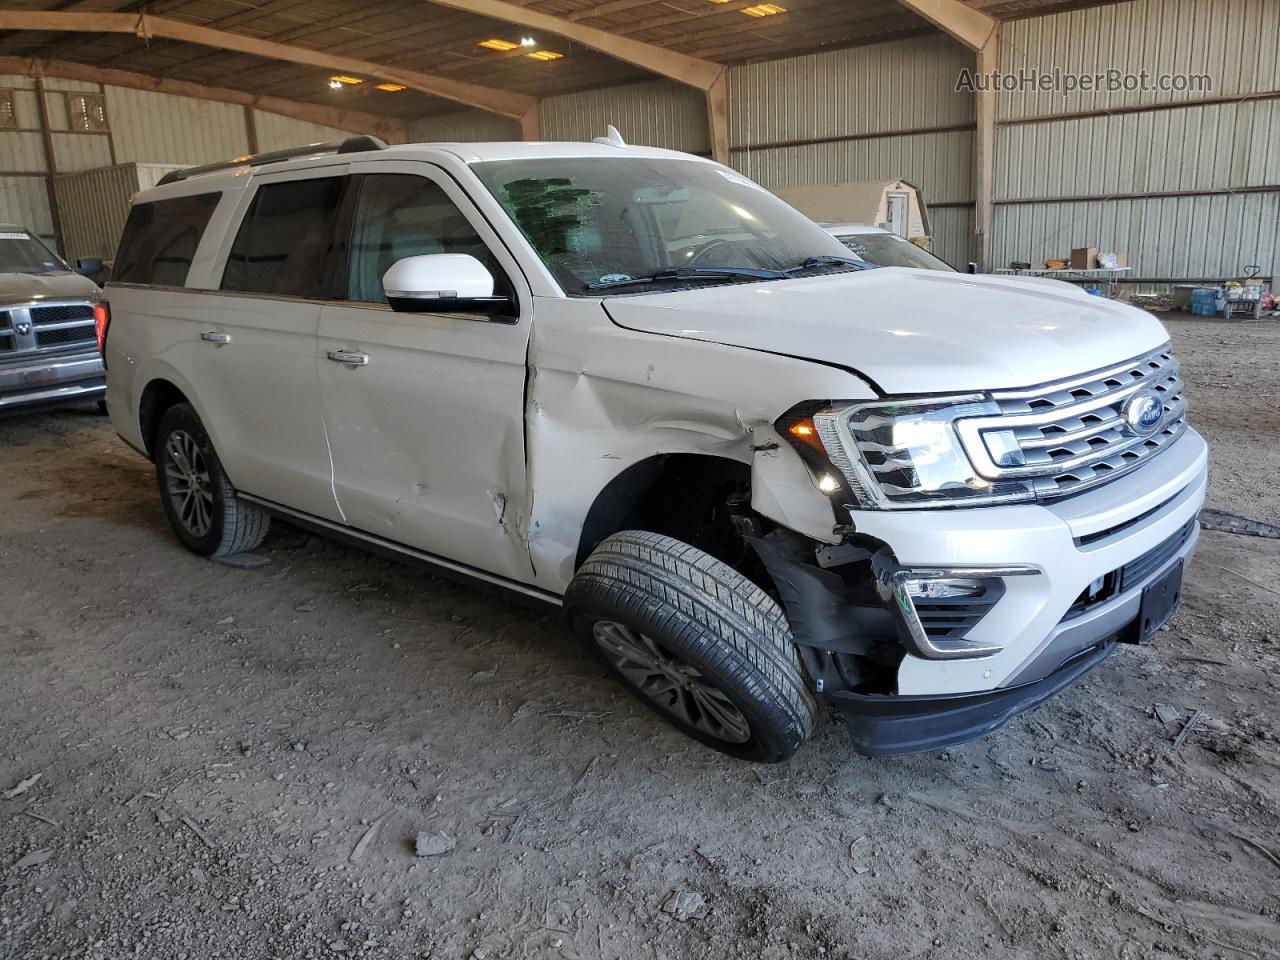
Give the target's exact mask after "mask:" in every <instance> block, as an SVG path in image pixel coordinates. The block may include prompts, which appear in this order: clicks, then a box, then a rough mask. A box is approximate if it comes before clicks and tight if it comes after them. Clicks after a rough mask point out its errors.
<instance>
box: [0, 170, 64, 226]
mask: <svg viewBox="0 0 1280 960" xmlns="http://www.w3.org/2000/svg"><path fill="white" fill-rule="evenodd" d="M0 222H4V223H16V224H18V225H19V226H22V227H26V228H27V229H28V230H30V231H31V232H32V233H36V234H39V235H40V236H42V237H44V238H46V239H48V240H52V239H53V218H52V217H51V216H49V191H48V188H47V187H46V186H45V179H44V177H0Z"/></svg>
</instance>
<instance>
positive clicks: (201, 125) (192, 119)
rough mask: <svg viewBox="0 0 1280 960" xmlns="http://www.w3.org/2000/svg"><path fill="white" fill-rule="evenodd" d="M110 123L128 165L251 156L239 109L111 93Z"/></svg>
mask: <svg viewBox="0 0 1280 960" xmlns="http://www.w3.org/2000/svg"><path fill="white" fill-rule="evenodd" d="M107 117H108V119H109V120H110V123H111V131H112V135H113V136H114V137H115V144H116V159H117V160H119V161H120V162H122V163H123V162H127V161H130V160H135V161H139V162H142V163H177V164H196V163H211V162H213V161H215V160H225V159H227V158H228V157H237V156H240V155H241V154H243V153H247V152H248V150H249V142H248V138H247V135H246V132H245V123H244V108H242V107H239V106H236V105H235V104H233V103H216V102H214V101H211V100H193V99H191V98H190V97H175V96H172V95H170V94H167V93H151V92H149V91H146V90H129V89H125V88H123V87H107Z"/></svg>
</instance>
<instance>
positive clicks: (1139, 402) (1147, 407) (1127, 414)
mask: <svg viewBox="0 0 1280 960" xmlns="http://www.w3.org/2000/svg"><path fill="white" fill-rule="evenodd" d="M1120 416H1121V417H1122V418H1123V419H1124V430H1125V433H1128V434H1130V435H1132V436H1136V437H1149V436H1151V435H1152V434H1153V433H1155V432H1156V431H1157V430H1159V429H1160V427H1161V426H1163V424H1164V401H1162V400H1161V399H1160V394H1158V393H1156V392H1155V391H1154V390H1139V391H1138V392H1137V393H1135V394H1134V395H1133V396H1131V397H1130V398H1129V399H1128V400H1126V401H1125V402H1124V406H1123V407H1121V408H1120Z"/></svg>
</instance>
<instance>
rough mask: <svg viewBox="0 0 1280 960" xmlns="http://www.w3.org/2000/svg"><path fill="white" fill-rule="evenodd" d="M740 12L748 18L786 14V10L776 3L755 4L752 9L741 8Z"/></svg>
mask: <svg viewBox="0 0 1280 960" xmlns="http://www.w3.org/2000/svg"><path fill="white" fill-rule="evenodd" d="M742 12H743V13H745V14H746V15H747V16H748V17H772V16H774V15H775V14H778V13H786V12H787V8H786V7H780V6H778V5H777V4H776V3H757V4H756V5H755V6H754V7H743V8H742Z"/></svg>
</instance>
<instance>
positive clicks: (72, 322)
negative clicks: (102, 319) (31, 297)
mask: <svg viewBox="0 0 1280 960" xmlns="http://www.w3.org/2000/svg"><path fill="white" fill-rule="evenodd" d="M97 338H98V333H97V329H96V327H95V325H94V318H93V304H92V303H90V302H88V301H84V300H71V301H60V302H54V303H50V302H48V301H37V302H34V303H27V304H21V305H17V306H9V307H7V308H6V309H3V310H0V354H28V353H40V352H54V351H59V352H65V351H66V350H67V349H68V348H72V347H75V348H80V349H83V348H85V347H88V346H90V345H95V346H96V344H97Z"/></svg>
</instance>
